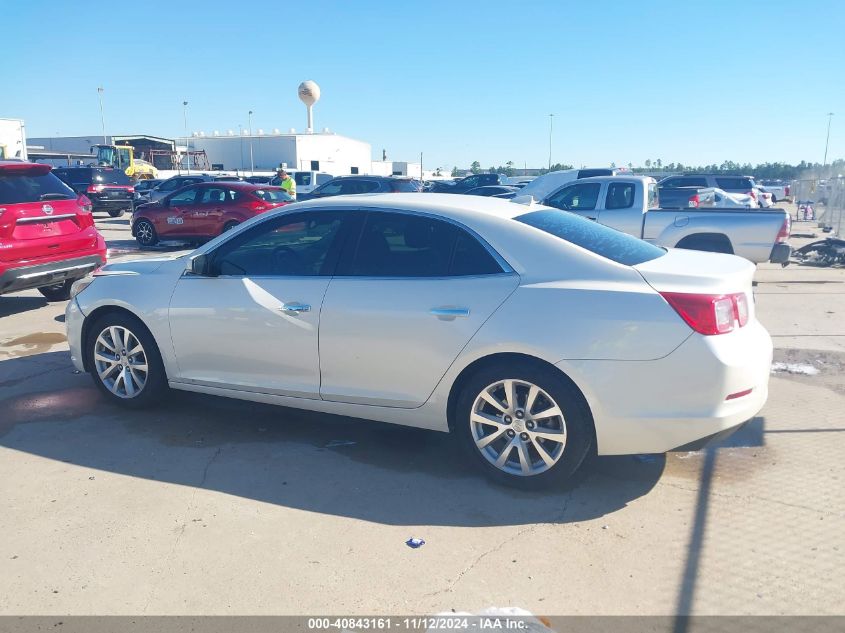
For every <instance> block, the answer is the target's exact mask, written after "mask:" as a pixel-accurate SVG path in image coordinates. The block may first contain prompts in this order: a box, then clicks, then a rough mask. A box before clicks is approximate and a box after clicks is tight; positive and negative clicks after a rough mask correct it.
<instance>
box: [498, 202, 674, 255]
mask: <svg viewBox="0 0 845 633" xmlns="http://www.w3.org/2000/svg"><path fill="white" fill-rule="evenodd" d="M515 219H516V220H517V221H518V222H522V223H523V224H527V225H528V226H533V227H534V228H537V229H540V230H541V231H545V232H546V233H549V234H551V235H554V236H555V237H559V238H560V239H562V240H566V241H567V242H570V243H571V244H575V245H576V246H580V247H581V248H585V249H587V250H588V251H591V252H593V253H595V254H596V255H600V256H602V257H604V258H605V259H609V260H611V261H613V262H616V263H617V264H624V265H625V266H636V265H637V264H642V263H643V262H647V261H651V260H652V259H657V258H658V257H660V256H662V255H664V254H665V252H666V251H664V250H663V249H662V248H658V247H657V246H654V245H653V244H649V243H648V242H645V241H643V240H640V239H637V238H636V237H632V236H630V235H628V234H627V233H622V232H621V231H617V230H615V229H611V228H610V227H607V226H604V225H603V224H599V223H597V222H592V221H591V220H587V219H586V218H582V217H581V216H579V215H574V214H572V213H566V212H563V211H557V210H553V209H548V210H546V211H532V212H531V213H526V214H524V215H520V216H518V217H517V218H515Z"/></svg>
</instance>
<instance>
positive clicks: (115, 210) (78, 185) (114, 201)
mask: <svg viewBox="0 0 845 633" xmlns="http://www.w3.org/2000/svg"><path fill="white" fill-rule="evenodd" d="M53 175H54V176H56V177H58V178H59V179H60V180H61V181H62V182H64V183H65V184H66V185H68V186H69V187H70V188H71V189H73V190H74V191H75V192H76V193H77V194H79V195H84V196H86V197H87V198H88V199H89V200H90V201H91V204H92V205H93V209H94V211H106V212H107V213H108V214H109V215H110V216H111V217H113V218H119V217H120V216H121V215H123V212H124V211H132V207H133V198H134V195H135V186H134V185H133V184H132V181H131V180H129V176H127V175H126V174H125V173H124V172H123V170H122V169H114V168H112V167H57V168H55V169H54V170H53Z"/></svg>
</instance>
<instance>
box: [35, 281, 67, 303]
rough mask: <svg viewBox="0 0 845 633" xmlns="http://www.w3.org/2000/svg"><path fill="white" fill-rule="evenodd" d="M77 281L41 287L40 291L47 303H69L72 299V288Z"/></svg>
mask: <svg viewBox="0 0 845 633" xmlns="http://www.w3.org/2000/svg"><path fill="white" fill-rule="evenodd" d="M74 281H76V280H75V279H68V280H66V281H63V282H62V283H60V284H53V285H52V286H41V287H40V288H39V289H38V292H40V293H41V294H42V295H44V298H45V299H47V301H67V300H68V299H70V287H71V286H72V285H73V282H74Z"/></svg>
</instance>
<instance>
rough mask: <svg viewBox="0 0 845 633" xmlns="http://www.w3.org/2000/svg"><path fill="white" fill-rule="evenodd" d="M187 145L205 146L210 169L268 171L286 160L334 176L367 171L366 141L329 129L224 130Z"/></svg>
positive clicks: (297, 167)
mask: <svg viewBox="0 0 845 633" xmlns="http://www.w3.org/2000/svg"><path fill="white" fill-rule="evenodd" d="M189 147H190V149H192V150H205V153H206V155H207V156H208V162H209V163H210V164H211V167H212V169H224V170H227V171H234V170H238V171H251V170H255V171H269V170H274V169H276V168H278V167H279V165H280V164H285V165H286V166H287V167H288V168H290V169H294V170H301V171H323V172H328V173H330V174H332V175H334V176H342V175H346V174H369V173H370V172H371V164H372V148H371V146H370V144H369V143H365V142H364V141H358V140H356V139H353V138H348V137H346V136H340V135H339V134H334V133H331V132H321V133H314V134H295V133H291V134H278V133H275V134H262V133H260V132H259V133H258V134H241V135H240V136H239V135H238V134H236V133H232V132H227V133H225V134H218V133H216V132H215V133H214V134H213V135H212V136H205V135H204V134H203V133H197V134H195V135H194V136H192V137H191V139H190V145H189Z"/></svg>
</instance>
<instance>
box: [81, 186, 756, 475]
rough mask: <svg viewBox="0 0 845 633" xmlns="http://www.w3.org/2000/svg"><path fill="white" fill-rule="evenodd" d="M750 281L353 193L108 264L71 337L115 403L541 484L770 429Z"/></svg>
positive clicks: (453, 204)
mask: <svg viewBox="0 0 845 633" xmlns="http://www.w3.org/2000/svg"><path fill="white" fill-rule="evenodd" d="M753 273H754V266H753V265H752V264H750V263H749V262H747V261H745V260H744V259H741V258H739V257H734V256H732V255H719V254H712V253H703V252H698V251H687V250H666V249H663V248H658V247H657V246H654V245H652V244H649V243H647V242H644V241H641V240H638V239H636V238H633V237H630V236H628V235H625V234H623V233H620V232H617V231H615V230H613V229H610V228H607V227H605V226H602V225H599V224H596V223H595V222H590V221H589V220H586V219H584V218H581V217H578V216H576V215H573V214H570V213H566V212H564V211H559V210H557V209H551V208H548V207H543V206H537V205H535V206H532V207H529V208H525V207H523V206H522V205H515V204H511V203H510V202H506V201H499V200H495V199H489V198H480V197H475V196H460V195H450V194H386V195H367V196H364V195H359V196H349V197H346V196H344V197H336V198H331V199H329V200H313V201H309V202H304V203H297V204H294V205H289V206H286V207H284V208H283V209H281V210H278V211H271V212H268V213H265V214H263V215H260V216H257V217H255V218H253V219H252V220H250V221H248V222H245V223H243V224H242V225H240V226H239V227H238V228H237V229H235V230H233V231H230V232H228V233H225V234H223V235H221V236H220V237H218V238H216V239H214V240H213V241H211V242H209V243H207V244H205V245H204V246H202V247H200V248H199V249H197V250H196V251H194V252H193V253H192V254H190V255H187V256H182V257H172V258H158V259H144V260H139V261H131V262H124V263H116V264H109V265H107V266H105V267H104V268H103V269H101V270H100V271H99V272H98V273H97V274H96V275H95V276H93V277H90V278H87V279H85V280H82V281H80V282H78V283H77V284H76V285H75V287H74V289H73V294H74V296H73V298H72V300H71V301H70V302H69V304H68V307H67V312H66V323H67V330H68V340H69V342H70V347H71V355H72V359H73V362H74V364H75V365H76V367H77V368H79V369H80V370H85V371H88V372H90V373H91V375H92V377H93V379H94V381H95V383H96V384H97V385H98V387H99V388H100V389H101V390H102V392H103V393H104V394H105V395H106V396H107V397H108V398H110V399H111V400H113V401H114V402H116V403H120V404H123V405H126V406H130V407H135V406H143V405H150V404H155V403H159V402H160V400H161V397H162V395H163V394H164V392H165V391H166V390H167V388H168V387H170V388H173V389H181V390H186V391H193V392H199V393H204V394H214V395H218V396H229V397H233V398H241V399H244V400H254V401H260V402H267V403H275V404H279V405H285V406H290V407H298V408H302V409H310V410H314V411H321V412H325V413H334V414H342V415H348V416H355V417H359V418H368V419H373V420H381V421H386V422H394V423H397V424H404V425H409V426H415V427H422V428H426V429H432V430H437V431H445V432H451V433H452V434H453V435H454V436H455V438H456V441H458V442H460V443H461V444H462V445H463V446H464V448H465V449H466V451H467V455H468V459H470V460H472V461H474V462H475V463H476V464H478V465H479V466H480V467H481V468H482V469H483V470H484V471H486V472H487V473H488V474H489V475H491V476H493V477H494V478H497V479H499V480H500V481H503V482H507V483H512V484H517V485H523V486H535V485H542V484H547V483H550V482H553V481H554V482H556V481H560V480H563V479H566V478H567V477H568V476H570V475H571V474H572V473H573V472H574V471H575V470H576V469H577V468H578V466H579V465H580V464H581V462H582V460H583V459H584V457H585V456H586V455H587V453H588V451H590V450H595V451H596V452H597V453H598V454H599V455H618V454H631V453H657V452H664V451H669V450H672V449H676V448H679V447H683V446H687V445H690V444H692V443H695V442H698V441H699V440H702V439H706V438H709V437H710V436H713V435H715V434H718V433H720V432H723V431H726V430H728V429H732V428H734V427H736V426H738V425H740V424H741V423H743V422H745V421H746V420H748V419H749V418H751V417H752V416H754V415H755V414H756V413H757V412H758V411H759V410H760V408H761V407H762V406H763V404H764V402H765V401H766V397H767V390H768V377H769V370H770V366H771V358H772V343H771V339H770V338H769V335H768V333H767V332H766V330H765V329H764V328H763V326H762V325H761V324H760V323H759V322H758V320H757V319H756V318H755V314H754V304H753V302H752V301H751V280H752V275H753ZM433 467H435V468H436V466H433Z"/></svg>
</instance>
